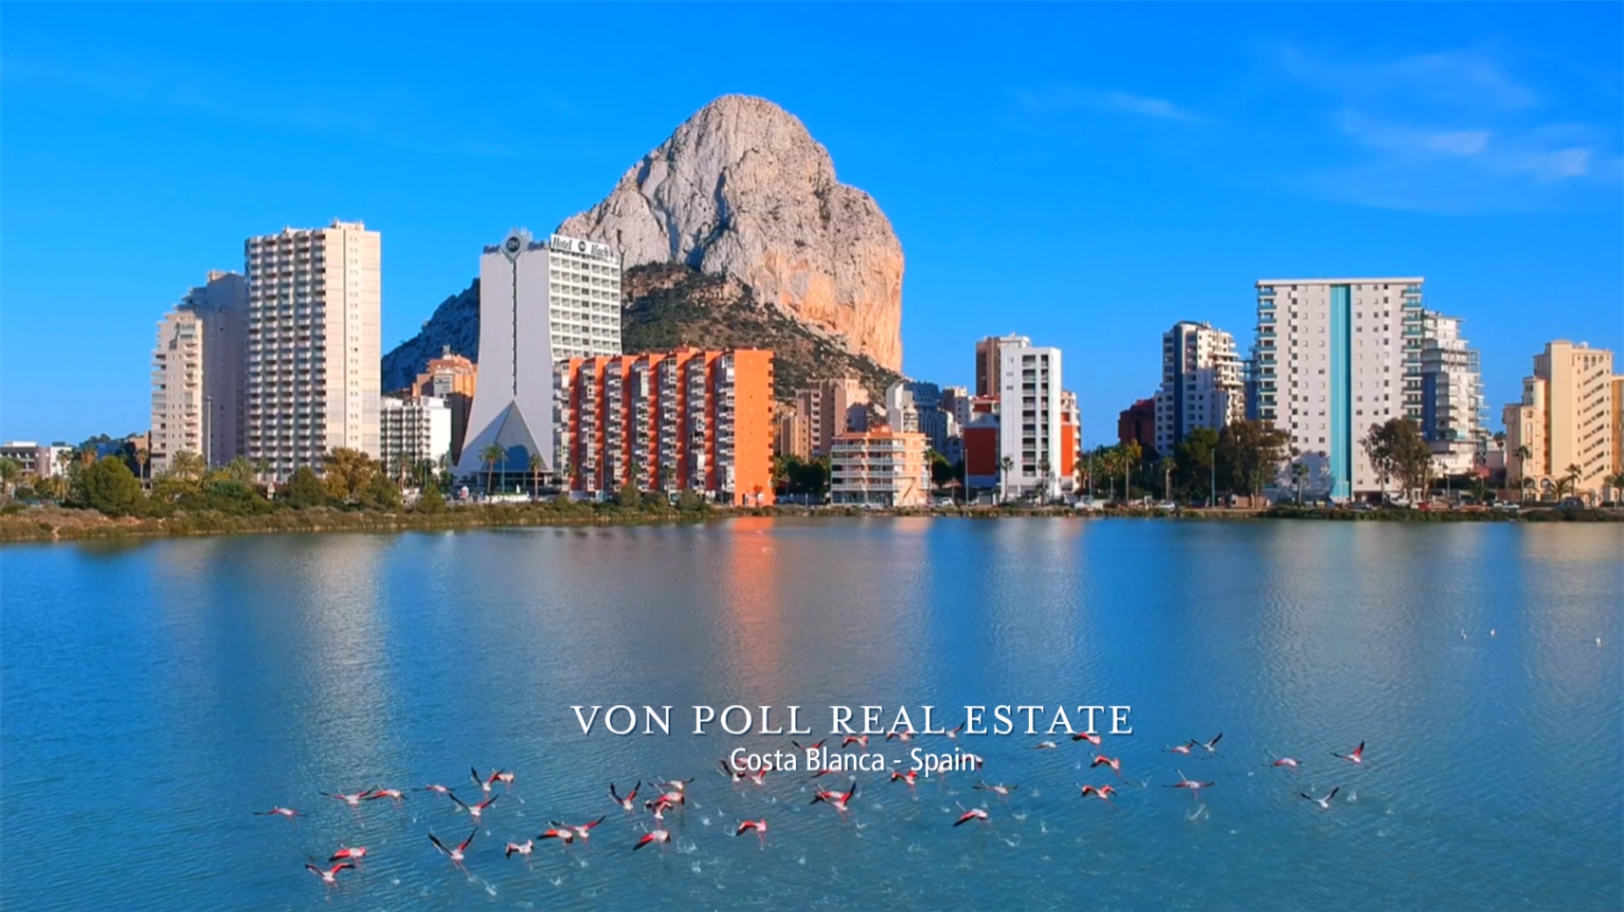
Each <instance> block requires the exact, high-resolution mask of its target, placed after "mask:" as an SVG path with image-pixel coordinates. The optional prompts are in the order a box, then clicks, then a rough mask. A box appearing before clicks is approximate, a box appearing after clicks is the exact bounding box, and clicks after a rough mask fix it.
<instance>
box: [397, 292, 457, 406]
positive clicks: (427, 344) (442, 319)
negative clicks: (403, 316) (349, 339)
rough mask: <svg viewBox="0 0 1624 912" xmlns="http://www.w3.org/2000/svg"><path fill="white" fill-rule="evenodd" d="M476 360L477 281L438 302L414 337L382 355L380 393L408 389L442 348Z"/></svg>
mask: <svg viewBox="0 0 1624 912" xmlns="http://www.w3.org/2000/svg"><path fill="white" fill-rule="evenodd" d="M446 345H449V346H451V350H452V351H453V352H456V353H457V354H459V355H463V356H465V357H468V358H472V359H473V360H475V361H478V360H479V280H478V279H475V280H474V281H473V284H471V285H469V286H468V287H467V288H465V289H463V290H462V291H461V292H459V293H457V294H454V295H452V296H451V297H449V298H446V299H445V300H444V301H441V302H440V306H439V307H436V308H434V314H433V316H431V317H429V319H428V321H427V322H425V323H424V324H423V328H422V330H420V331H419V332H418V334H417V335H415V336H413V337H411V338H410V339H407V340H406V341H405V342H402V343H400V344H399V345H397V346H395V347H394V348H393V349H392V350H390V351H389V353H388V354H386V355H384V356H383V391H384V392H386V393H388V392H393V391H394V390H398V389H403V388H405V387H407V386H410V385H411V384H412V382H413V381H414V380H416V379H417V375H418V374H419V373H420V372H421V371H422V370H423V368H424V367H426V366H427V365H428V363H429V359H430V358H438V357H440V350H441V348H442V347H443V346H446Z"/></svg>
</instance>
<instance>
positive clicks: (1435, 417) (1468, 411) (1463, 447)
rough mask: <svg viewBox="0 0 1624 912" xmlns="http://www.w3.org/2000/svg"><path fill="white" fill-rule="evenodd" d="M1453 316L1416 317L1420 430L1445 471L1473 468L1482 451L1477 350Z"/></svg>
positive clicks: (1433, 313)
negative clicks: (1419, 386) (1469, 343)
mask: <svg viewBox="0 0 1624 912" xmlns="http://www.w3.org/2000/svg"><path fill="white" fill-rule="evenodd" d="M1461 322H1462V321H1461V320H1460V319H1459V318H1458V317H1446V316H1444V315H1443V314H1440V313H1437V312H1436V311H1430V310H1429V311H1425V312H1423V314H1422V317H1421V332H1422V335H1421V433H1422V435H1423V436H1425V437H1426V438H1427V443H1428V445H1429V446H1430V447H1431V448H1432V452H1433V454H1434V455H1435V456H1437V458H1438V461H1439V462H1440V463H1441V464H1442V466H1443V468H1444V470H1445V471H1447V472H1449V473H1450V474H1455V475H1462V474H1467V473H1471V472H1474V471H1476V469H1477V463H1478V455H1479V452H1480V451H1482V452H1484V453H1485V454H1486V452H1487V449H1486V443H1487V436H1488V434H1487V432H1486V431H1485V430H1484V428H1483V381H1482V375H1481V372H1480V369H1479V366H1478V354H1477V350H1476V349H1474V348H1472V347H1471V346H1469V345H1468V344H1467V342H1466V339H1465V337H1463V336H1462V335H1461V331H1460V324H1461Z"/></svg>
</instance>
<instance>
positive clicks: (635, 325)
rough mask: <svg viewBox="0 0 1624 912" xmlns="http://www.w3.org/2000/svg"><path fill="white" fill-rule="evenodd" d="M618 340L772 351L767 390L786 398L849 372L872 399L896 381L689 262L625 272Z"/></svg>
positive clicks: (639, 348)
mask: <svg viewBox="0 0 1624 912" xmlns="http://www.w3.org/2000/svg"><path fill="white" fill-rule="evenodd" d="M622 288H623V292H624V296H625V300H626V309H625V310H624V311H623V312H622V315H621V324H620V325H621V345H622V347H623V348H624V349H625V350H626V351H627V352H629V353H633V354H636V353H639V352H649V351H669V350H671V349H673V348H676V347H678V346H681V345H692V346H695V347H699V348H767V349H772V351H773V387H774V389H773V395H774V398H776V399H778V400H779V401H781V402H783V401H788V400H790V399H792V398H793V397H794V395H795V391H796V390H797V389H799V388H800V387H802V386H805V385H806V384H807V382H808V381H811V380H815V379H821V378H826V377H846V376H855V377H859V378H861V379H862V381H863V385H864V386H866V387H867V388H868V390H869V394H870V395H871V396H872V397H874V399H875V401H883V399H884V396H885V389H886V387H888V386H890V385H891V384H892V383H894V382H896V381H897V380H899V379H901V378H900V377H899V376H898V375H897V374H896V373H894V372H892V371H889V370H886V369H885V368H883V367H881V366H879V365H878V364H876V363H874V361H872V360H870V359H869V358H866V357H863V356H862V355H855V354H852V353H851V352H849V351H847V350H846V349H845V348H844V347H843V346H841V345H840V344H839V343H838V342H835V341H832V340H830V339H826V338H823V337H820V336H818V335H816V334H815V333H814V332H813V331H812V330H810V329H808V328H807V327H806V326H805V325H804V324H802V323H799V322H797V321H796V320H795V319H793V318H792V317H789V316H787V315H785V314H784V313H783V312H782V311H780V310H778V309H777V308H771V307H766V306H764V305H762V304H761V302H759V301H757V300H756V297H755V295H754V293H752V292H751V290H750V287H749V286H748V285H745V284H744V283H742V282H740V281H739V280H737V279H734V278H731V277H728V276H716V275H706V274H705V273H702V272H699V271H698V270H696V269H694V268H693V267H691V266H686V265H682V264H673V263H651V264H647V265H644V266H634V267H632V268H631V269H628V270H626V274H625V278H624V281H623V286H622Z"/></svg>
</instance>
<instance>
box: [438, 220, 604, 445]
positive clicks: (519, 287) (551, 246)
mask: <svg viewBox="0 0 1624 912" xmlns="http://www.w3.org/2000/svg"><path fill="white" fill-rule="evenodd" d="M620 276H621V255H620V252H619V251H617V250H615V249H614V248H612V247H610V246H609V245H607V244H599V243H595V242H593V241H585V240H581V239H579V238H572V237H565V236H564V235H561V234H555V235H553V236H552V237H551V239H550V240H549V241H548V242H547V243H545V244H543V243H541V242H539V241H536V240H534V239H532V237H531V236H530V233H529V232H528V231H524V230H522V229H521V230H515V231H512V232H510V233H509V234H508V236H507V237H506V238H505V239H504V240H503V241H502V243H501V244H498V245H496V246H492V247H486V248H485V250H484V253H483V254H482V255H481V256H480V258H479V388H478V390H477V391H476V392H475V393H474V405H473V409H472V412H471V414H470V415H469V419H468V437H467V441H466V443H464V444H463V449H462V459H461V461H460V462H458V464H457V470H456V474H457V475H458V476H459V477H473V476H482V475H483V474H484V473H485V472H486V471H487V469H489V468H490V464H489V463H488V462H486V460H485V456H484V451H485V450H487V449H489V448H490V446H491V445H492V444H495V445H496V446H499V447H501V448H502V451H503V453H504V454H505V456H504V459H503V461H502V462H500V463H498V464H497V465H496V466H495V470H496V471H497V472H499V473H502V474H504V475H506V474H513V475H515V476H525V477H528V476H529V474H530V469H529V463H530V457H531V456H532V455H536V456H540V457H541V459H542V461H543V464H544V466H545V469H544V471H547V472H553V471H555V470H556V466H555V465H554V462H555V461H556V453H555V444H554V440H553V421H554V417H555V416H554V402H553V375H554V365H555V364H556V363H557V362H558V361H561V360H567V359H570V358H591V357H597V356H600V355H601V356H610V355H618V354H620V310H621V304H620Z"/></svg>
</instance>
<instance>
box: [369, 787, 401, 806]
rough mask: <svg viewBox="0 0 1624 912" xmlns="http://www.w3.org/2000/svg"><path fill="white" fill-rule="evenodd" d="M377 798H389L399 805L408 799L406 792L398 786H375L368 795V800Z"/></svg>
mask: <svg viewBox="0 0 1624 912" xmlns="http://www.w3.org/2000/svg"><path fill="white" fill-rule="evenodd" d="M377 798H388V799H389V800H391V801H393V802H395V804H397V805H398V804H400V803H401V802H402V801H405V800H406V793H405V792H403V791H401V790H400V789H396V788H373V790H372V792H371V793H370V794H368V795H367V796H366V799H367V800H368V801H372V800H374V799H377Z"/></svg>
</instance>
